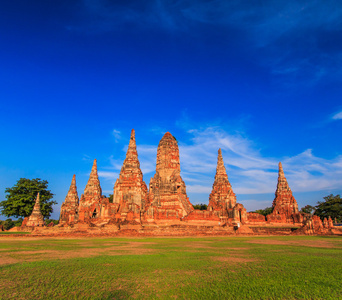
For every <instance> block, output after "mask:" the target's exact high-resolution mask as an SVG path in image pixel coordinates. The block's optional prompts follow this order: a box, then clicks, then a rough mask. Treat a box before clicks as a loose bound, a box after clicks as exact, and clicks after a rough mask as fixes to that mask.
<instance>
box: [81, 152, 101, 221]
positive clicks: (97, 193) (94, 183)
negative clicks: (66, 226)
mask: <svg viewBox="0 0 342 300" xmlns="http://www.w3.org/2000/svg"><path fill="white" fill-rule="evenodd" d="M101 200H102V189H101V185H100V180H99V176H98V173H97V163H96V159H95V160H94V163H93V167H92V169H91V172H90V176H89V180H88V183H87V185H86V187H85V189H84V194H83V195H82V196H81V200H80V204H79V220H80V221H87V220H89V219H92V218H99V217H100V216H101Z"/></svg>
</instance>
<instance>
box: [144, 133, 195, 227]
mask: <svg viewBox="0 0 342 300" xmlns="http://www.w3.org/2000/svg"><path fill="white" fill-rule="evenodd" d="M193 210H194V208H193V206H192V204H191V203H190V201H189V198H188V196H187V194H186V187H185V183H184V181H183V179H182V177H181V176H180V160H179V149H178V144H177V141H176V139H175V138H174V137H173V136H172V134H171V133H169V132H167V133H165V135H164V136H163V138H162V139H161V141H160V142H159V145H158V149H157V166H156V174H155V175H154V177H153V178H151V181H150V190H149V197H148V203H147V206H146V213H145V216H144V217H145V220H147V221H148V220H150V221H156V220H163V219H164V220H170V219H175V220H179V219H181V218H183V217H185V216H186V215H188V214H189V213H190V212H191V211H193Z"/></svg>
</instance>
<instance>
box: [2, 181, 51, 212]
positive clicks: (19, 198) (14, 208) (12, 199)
mask: <svg viewBox="0 0 342 300" xmlns="http://www.w3.org/2000/svg"><path fill="white" fill-rule="evenodd" d="M38 192H40V209H41V212H42V214H43V216H44V217H50V215H51V213H52V211H53V209H52V205H54V204H57V202H56V201H53V200H51V199H52V197H53V194H52V193H51V191H50V190H48V182H47V181H46V180H41V179H40V178H35V179H26V178H20V179H19V180H18V182H17V183H16V184H15V185H14V186H13V187H11V188H6V189H5V193H6V200H4V201H1V202H0V212H1V214H2V215H4V216H7V217H11V216H13V217H16V218H18V217H23V218H25V217H27V216H29V215H31V213H32V210H33V206H34V203H35V199H36V197H37V194H38Z"/></svg>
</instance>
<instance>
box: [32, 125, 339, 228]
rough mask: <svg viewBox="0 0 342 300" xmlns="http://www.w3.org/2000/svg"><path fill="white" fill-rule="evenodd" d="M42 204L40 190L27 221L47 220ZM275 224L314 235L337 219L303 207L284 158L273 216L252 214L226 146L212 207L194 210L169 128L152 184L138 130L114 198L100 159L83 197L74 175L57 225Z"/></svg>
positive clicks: (41, 222) (129, 148)
mask: <svg viewBox="0 0 342 300" xmlns="http://www.w3.org/2000/svg"><path fill="white" fill-rule="evenodd" d="M39 205H40V204H39V194H38V195H37V200H36V203H35V206H34V209H33V212H32V214H31V216H30V217H29V218H28V219H27V220H26V226H41V225H43V222H44V220H43V216H42V215H41V213H40V206H39ZM275 226H278V227H279V226H280V227H281V228H285V229H286V228H288V229H286V230H292V229H293V228H294V229H296V228H298V230H297V233H303V234H312V233H317V232H327V230H331V229H332V228H333V223H332V220H331V218H329V219H325V220H324V221H323V222H322V221H321V220H320V219H319V218H318V219H317V218H316V217H315V216H313V217H312V216H311V215H308V214H304V213H300V212H299V211H298V204H297V201H296V199H295V198H294V197H293V195H292V191H291V189H290V187H289V184H288V182H287V179H286V177H285V175H284V170H283V167H282V164H281V163H279V171H278V183H277V188H276V192H275V198H274V201H273V204H272V213H271V214H269V215H267V216H263V215H261V214H258V213H247V211H246V209H245V208H244V206H243V205H242V204H240V203H237V199H236V195H235V193H234V192H233V188H232V186H231V184H230V182H229V180H228V175H227V171H226V167H225V165H224V161H223V156H222V151H221V149H219V150H218V157H217V167H216V174H215V178H214V182H213V186H212V191H211V193H210V195H209V205H208V208H207V210H197V209H194V207H193V206H192V204H191V202H190V201H189V198H188V196H187V193H186V185H185V182H184V181H183V179H182V177H181V167H180V157H179V148H178V143H177V140H176V139H175V137H174V136H173V135H172V134H171V133H169V132H167V133H165V135H164V136H163V137H162V139H161V140H160V142H159V145H158V149H157V159H156V172H155V174H154V176H153V177H152V178H151V180H150V183H149V188H147V185H146V183H145V182H144V180H143V173H142V171H141V169H140V163H139V159H138V152H137V146H136V140H135V131H134V130H132V132H131V136H130V140H129V145H128V149H127V153H126V157H125V160H124V162H123V165H122V168H121V171H120V174H119V177H118V179H117V180H116V182H115V185H114V190H113V201H110V199H109V198H107V197H105V196H103V195H102V189H101V185H100V180H99V176H98V172H97V161H96V159H95V160H94V163H93V166H92V169H91V172H90V176H89V180H88V183H87V185H86V187H85V190H84V193H83V194H82V195H81V198H80V199H79V198H78V194H77V188H76V176H75V175H74V176H73V178H72V181H71V185H70V188H69V191H68V194H67V196H66V198H65V201H64V203H63V204H62V207H61V213H60V221H59V225H58V226H57V229H54V230H60V231H63V230H71V231H77V230H100V231H109V232H112V231H118V230H123V229H134V230H137V231H143V232H144V231H145V232H146V231H147V232H152V231H155V232H156V231H158V232H164V233H165V232H168V233H172V232H175V231H177V230H178V231H181V232H184V233H189V232H192V231H193V232H208V231H210V232H227V233H232V232H234V230H235V231H236V230H238V231H241V232H244V233H248V234H253V233H260V232H263V231H262V230H266V229H267V228H269V229H267V230H268V231H270V230H271V229H272V228H273V227H275ZM260 228H262V229H260ZM265 228H266V229H265ZM291 228H292V229H291ZM260 230H261V231H260ZM267 230H266V231H267Z"/></svg>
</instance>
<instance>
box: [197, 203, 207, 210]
mask: <svg viewBox="0 0 342 300" xmlns="http://www.w3.org/2000/svg"><path fill="white" fill-rule="evenodd" d="M193 207H194V209H199V210H207V208H208V205H206V204H203V203H201V204H195V205H193Z"/></svg>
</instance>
